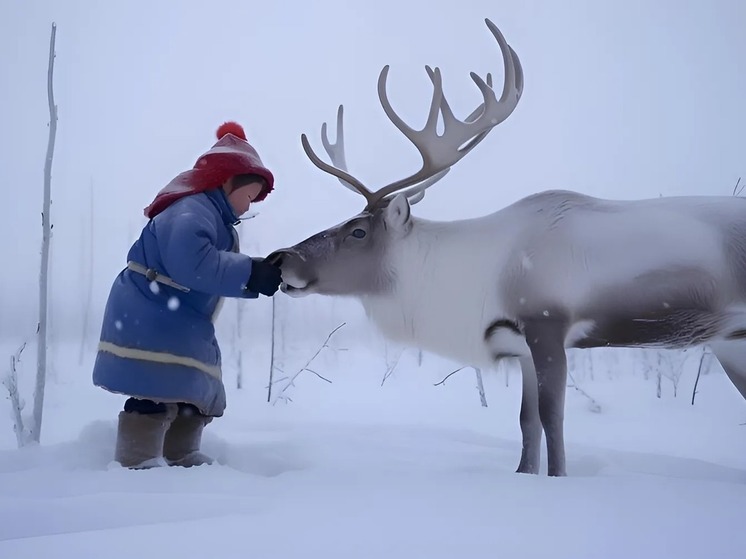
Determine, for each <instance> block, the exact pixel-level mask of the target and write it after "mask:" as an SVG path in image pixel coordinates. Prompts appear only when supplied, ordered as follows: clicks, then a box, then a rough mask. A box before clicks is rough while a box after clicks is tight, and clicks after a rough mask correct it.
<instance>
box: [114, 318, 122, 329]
mask: <svg viewBox="0 0 746 559" xmlns="http://www.w3.org/2000/svg"><path fill="white" fill-rule="evenodd" d="M114 328H116V329H117V330H121V329H122V321H121V320H117V321H115V322H114Z"/></svg>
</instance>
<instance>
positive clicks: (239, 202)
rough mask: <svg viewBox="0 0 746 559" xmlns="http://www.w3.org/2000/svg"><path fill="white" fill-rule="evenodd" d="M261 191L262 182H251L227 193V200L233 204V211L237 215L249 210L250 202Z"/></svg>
mask: <svg viewBox="0 0 746 559" xmlns="http://www.w3.org/2000/svg"><path fill="white" fill-rule="evenodd" d="M261 191H262V183H259V182H251V183H249V184H246V185H244V186H239V187H238V188H236V189H235V190H234V191H233V192H231V193H230V194H228V201H229V202H230V203H231V206H233V211H235V212H236V215H238V216H239V217H240V216H242V215H243V214H245V213H246V212H247V211H249V206H251V203H252V202H253V201H254V200H255V199H256V197H257V196H259V193H260V192H261Z"/></svg>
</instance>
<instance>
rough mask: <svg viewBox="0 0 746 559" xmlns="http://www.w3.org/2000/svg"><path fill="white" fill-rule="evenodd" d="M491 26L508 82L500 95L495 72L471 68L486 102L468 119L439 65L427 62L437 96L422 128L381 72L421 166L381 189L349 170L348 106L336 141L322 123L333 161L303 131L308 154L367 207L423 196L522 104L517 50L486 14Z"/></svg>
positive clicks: (392, 116) (381, 93) (383, 98)
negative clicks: (450, 97)
mask: <svg viewBox="0 0 746 559" xmlns="http://www.w3.org/2000/svg"><path fill="white" fill-rule="evenodd" d="M485 22H486V23H487V27H488V28H489V29H490V31H491V32H492V34H493V36H494V37H495V39H496V41H497V43H498V45H499V46H500V51H501V52H502V56H503V64H504V73H505V79H504V85H503V91H502V95H501V97H500V100H498V99H497V98H496V96H495V92H494V90H493V89H492V79H491V78H492V77H491V75H490V74H488V75H487V81H486V82H485V80H483V79H482V78H481V77H480V76H478V75H477V74H475V73H474V72H471V74H470V75H471V78H472V80H474V83H475V84H476V85H477V87H478V88H479V90H480V91H481V92H482V96H483V98H484V101H483V103H482V104H481V105H480V106H479V107H477V108H476V109H475V110H474V111H473V112H472V113H471V114H470V115H469V116H468V117H467V118H466V119H464V120H463V121H460V120H458V119H457V118H456V117H455V116H454V114H453V111H452V110H451V108H450V106H449V104H448V101H447V100H446V98H445V96H444V95H443V83H442V79H441V75H440V69H439V68H435V69H431V68H430V67H429V66H426V67H425V69H426V71H427V74H428V76H429V77H430V80H431V81H432V83H433V96H432V99H431V102H430V109H429V113H428V118H427V122H426V123H425V126H424V127H423V128H422V129H421V130H414V129H413V128H411V127H410V126H408V125H407V124H406V123H405V122H404V121H403V120H402V119H401V118H400V117H399V115H398V114H396V112H395V111H394V109H393V108H392V106H391V103H390V102H389V99H388V95H387V93H386V79H387V77H388V71H389V66H388V65H387V66H384V67H383V69H382V70H381V73H380V75H379V77H378V97H379V99H380V102H381V105H382V107H383V110H384V112H385V113H386V116H388V118H389V120H391V122H392V123H393V124H394V126H396V127H397V128H398V129H399V131H401V132H402V134H404V136H406V137H407V138H408V139H409V141H411V142H412V144H414V146H415V147H416V148H417V150H418V151H419V152H420V155H421V156H422V167H421V168H420V170H419V171H417V172H416V173H414V174H412V175H410V176H408V177H406V178H404V179H401V180H398V181H395V182H393V183H391V184H388V185H386V186H384V187H382V188H380V189H378V190H376V191H371V190H370V189H369V188H367V187H366V186H365V185H364V184H363V183H362V182H361V181H360V180H358V179H356V178H355V177H354V176H352V175H351V174H350V173H349V172H348V171H347V164H346V161H345V155H344V131H343V128H342V113H343V108H342V106H341V105H340V107H339V110H338V111H337V142H336V143H335V144H332V143H331V142H329V139H328V137H327V134H326V123H324V124H323V125H322V141H323V143H324V148H325V149H326V152H327V153H328V154H329V157H330V158H331V159H332V165H330V164H328V163H326V162H324V161H323V160H321V159H320V158H319V157H318V156H317V155H316V153H315V152H314V151H313V149H312V148H311V146H310V144H309V142H308V138H307V137H306V135H305V134H302V135H301V142H302V144H303V149H304V150H305V152H306V155H308V157H309V158H310V159H311V161H312V162H313V163H314V165H316V166H317V167H318V168H320V169H321V170H323V171H325V172H327V173H329V174H331V175H334V176H335V177H337V178H338V179H339V181H340V182H341V183H342V184H343V185H344V186H345V187H347V188H349V189H351V190H353V191H356V192H359V193H360V194H362V195H363V196H364V197H365V199H366V202H367V204H366V209H370V208H371V207H373V206H374V205H375V204H376V203H378V202H379V201H380V200H382V199H384V198H386V197H388V196H391V195H392V194H394V193H395V192H399V191H402V190H405V189H409V190H406V192H405V194H406V195H407V196H408V197H410V200H411V203H416V202H418V201H419V200H421V199H422V197H423V196H424V194H425V190H426V189H427V188H428V187H430V186H432V185H433V184H435V183H436V182H437V181H438V180H440V179H441V178H443V176H445V174H446V173H447V172H448V171H449V170H450V167H451V166H452V165H454V164H455V163H457V162H458V161H459V160H461V158H463V157H464V156H465V155H466V154H467V153H469V152H470V151H471V150H472V149H474V147H475V146H476V145H477V144H479V142H481V141H482V140H483V139H484V138H485V137H486V135H487V134H488V133H489V132H490V131H491V130H492V129H493V128H494V127H495V126H497V125H498V124H500V123H501V122H503V121H504V120H505V119H507V118H508V117H509V116H510V115H511V114H512V112H513V110H514V109H515V108H516V106H517V105H518V101H519V100H520V98H521V95H522V93H523V69H522V68H521V63H520V60H519V58H518V55H517V54H516V53H515V51H514V50H513V49H512V48H511V47H510V45H508V43H507V42H506V41H505V38H504V37H503V35H502V33H501V32H500V30H499V29H498V28H497V27H496V26H495V25H494V24H493V23H492V22H491V21H490V20H489V19H486V20H485ZM439 116H440V117H441V118H442V119H443V133H442V134H441V135H439V134H438V132H437V125H438V117H439Z"/></svg>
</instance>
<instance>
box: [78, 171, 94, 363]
mask: <svg viewBox="0 0 746 559" xmlns="http://www.w3.org/2000/svg"><path fill="white" fill-rule="evenodd" d="M89 202H90V208H89V227H88V266H87V268H86V271H87V273H88V278H87V280H88V281H87V282H86V294H85V306H84V307H83V334H82V339H81V340H80V355H78V364H80V365H82V364H83V356H84V355H85V349H86V347H88V336H89V333H88V327H89V320H90V318H91V301H92V299H93V234H94V231H93V215H94V209H95V204H94V203H93V179H91V186H90V200H89ZM83 245H85V237H84V238H83ZM82 252H85V248H84V249H83V251H82ZM81 268H82V266H81Z"/></svg>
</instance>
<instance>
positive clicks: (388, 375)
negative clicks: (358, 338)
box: [381, 351, 404, 386]
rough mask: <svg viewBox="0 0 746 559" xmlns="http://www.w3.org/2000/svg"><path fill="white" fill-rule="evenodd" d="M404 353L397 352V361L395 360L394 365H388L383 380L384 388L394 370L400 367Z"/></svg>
mask: <svg viewBox="0 0 746 559" xmlns="http://www.w3.org/2000/svg"><path fill="white" fill-rule="evenodd" d="M402 353H404V352H403V351H399V352H397V354H396V359H394V362H393V363H388V362H387V363H386V372H385V373H384V374H383V378H382V379H381V386H383V384H384V383H385V382H386V380H387V379H388V378H389V377H390V376H391V375H392V374H393V373H394V369H396V367H397V366H398V365H399V360H400V359H401V356H402ZM387 361H388V359H387Z"/></svg>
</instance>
